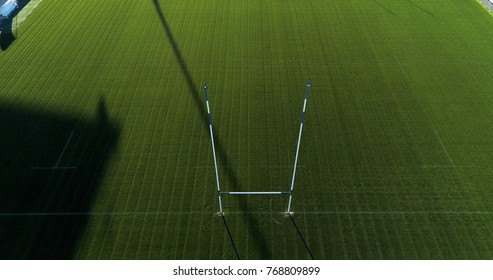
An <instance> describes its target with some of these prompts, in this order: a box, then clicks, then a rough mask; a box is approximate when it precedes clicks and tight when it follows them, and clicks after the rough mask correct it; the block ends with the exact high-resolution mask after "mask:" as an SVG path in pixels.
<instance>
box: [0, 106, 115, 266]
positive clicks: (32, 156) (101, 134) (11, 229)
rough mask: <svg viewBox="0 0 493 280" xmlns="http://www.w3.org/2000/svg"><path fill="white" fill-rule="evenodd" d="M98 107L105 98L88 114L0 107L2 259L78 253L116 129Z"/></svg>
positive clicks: (100, 107) (0, 224) (0, 256)
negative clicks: (85, 116) (71, 114)
mask: <svg viewBox="0 0 493 280" xmlns="http://www.w3.org/2000/svg"><path fill="white" fill-rule="evenodd" d="M101 111H106V103H105V101H104V99H103V98H101V100H100V101H99V105H98V108H96V110H95V114H94V118H90V119H80V118H78V117H76V118H72V117H68V116H64V115H62V114H60V113H49V112H45V111H41V110H37V109H32V108H26V107H23V106H15V107H12V106H8V107H7V106H3V105H0V131H2V134H1V135H0V154H1V155H2V160H1V161H0V182H1V183H0V259H72V258H74V257H75V256H76V253H77V250H78V246H79V242H80V239H81V236H82V234H83V233H84V230H85V229H86V225H87V222H88V220H89V218H90V212H91V209H92V205H93V200H94V198H95V196H96V194H97V193H98V189H99V186H100V184H101V180H102V178H103V176H104V174H105V170H106V167H107V164H108V159H109V158H110V156H111V154H112V153H113V151H114V149H115V147H116V144H117V142H118V137H119V134H120V129H119V126H118V125H117V124H115V123H113V122H112V121H111V120H109V119H108V118H107V116H106V118H102V114H100V112H101ZM71 135H72V136H71ZM69 139H70V141H69ZM53 167H58V168H53ZM66 167H70V168H66ZM73 167H75V168H73Z"/></svg>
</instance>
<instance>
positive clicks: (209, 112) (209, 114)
mask: <svg viewBox="0 0 493 280" xmlns="http://www.w3.org/2000/svg"><path fill="white" fill-rule="evenodd" d="M204 90H205V103H206V104H207V117H208V118H209V131H210V132H211V143H212V155H213V156H214V168H215V170H216V184H217V195H218V198H219V213H221V214H222V213H223V203H222V201H221V187H220V186H219V174H218V172H217V159H216V149H215V148H214V134H213V133H212V118H211V110H210V108H209V94H208V91H209V88H208V87H207V84H205V85H204Z"/></svg>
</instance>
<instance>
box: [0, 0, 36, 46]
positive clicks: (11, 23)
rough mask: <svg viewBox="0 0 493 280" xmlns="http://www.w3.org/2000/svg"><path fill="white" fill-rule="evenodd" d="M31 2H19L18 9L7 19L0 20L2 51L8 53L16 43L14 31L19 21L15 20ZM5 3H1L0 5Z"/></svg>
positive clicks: (24, 0)
mask: <svg viewBox="0 0 493 280" xmlns="http://www.w3.org/2000/svg"><path fill="white" fill-rule="evenodd" d="M30 1H31V0H18V1H17V4H18V7H17V8H16V9H15V10H14V12H13V13H12V14H11V15H10V16H9V18H7V19H3V20H0V48H1V49H2V51H6V50H7V49H8V48H9V47H10V46H11V45H12V43H14V41H15V39H16V38H15V36H14V34H13V32H14V29H15V28H17V21H16V19H14V18H15V17H16V16H17V15H18V14H19V12H20V11H22V9H23V8H24V7H25V6H26V5H27V4H28V3H29V2H30ZM1 3H3V1H0V4H1Z"/></svg>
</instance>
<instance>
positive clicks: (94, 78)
mask: <svg viewBox="0 0 493 280" xmlns="http://www.w3.org/2000/svg"><path fill="white" fill-rule="evenodd" d="M5 38H7V39H9V40H11V37H7V36H6V35H5V33H2V38H1V39H2V40H4V39H5ZM5 40H6V39H5ZM492 45H493V17H492V16H491V14H489V13H487V12H486V11H485V10H484V9H483V8H482V7H481V6H480V5H479V4H478V3H477V2H476V1H474V0H469V1H445V0H436V1H424V0H408V1H385V0H372V1H363V0H352V1H345V0H344V1H343V0H339V1H294V0H288V1H286V0H282V1H281V0H278V1H263V0H252V1H224V0H212V1H198V0H190V1H181V0H173V1H164V0H142V1H127V0H124V1H122V0H108V1H103V2H101V1H96V0H84V1H62V0H44V1H43V2H41V3H40V4H39V5H38V7H37V8H36V9H35V10H34V11H33V12H32V13H31V15H30V16H29V17H28V18H27V19H26V20H25V21H24V23H23V24H22V26H21V27H20V29H19V31H18V34H17V38H16V39H15V40H14V41H13V42H9V44H3V42H2V49H3V52H2V53H0V68H1V69H3V71H2V76H1V78H0V81H1V83H0V110H1V111H0V116H3V117H2V118H1V120H0V125H1V128H2V131H6V133H3V134H2V136H0V146H1V147H0V151H2V153H1V154H2V155H3V157H6V158H7V160H5V161H4V160H2V161H1V164H0V170H1V171H0V175H1V178H0V180H1V181H2V184H1V185H2V187H1V188H2V189H1V193H0V195H1V198H0V202H1V203H0V204H2V206H1V214H0V257H2V258H80V259H136V258H137V259H147V258H151V259H156V258H158V259H236V258H238V257H239V258H241V259H310V258H312V257H313V258H315V259H348V258H349V259H402V258H404V259H430V258H431V259H462V258H464V259H491V258H493V235H492V234H491V232H492V231H493V206H492V202H493V188H492V186H493V148H492V147H493V145H492V140H491V139H493V121H492V120H493V111H492V109H491V108H493V95H492V93H493V79H492V78H491V75H492V69H493V52H492V51H491V46H492ZM4 46H5V47H4ZM308 80H311V81H312V88H311V95H310V98H309V101H308V106H307V115H306V120H305V129H304V134H303V138H302V144H301V150H300V160H299V169H298V173H297V181H296V184H295V193H294V198H293V211H294V212H295V213H294V214H293V216H292V217H291V218H290V217H289V216H286V215H285V214H283V211H284V210H285V209H286V207H287V199H286V197H279V196H274V197H258V196H251V197H248V198H247V197H226V198H224V208H225V211H226V214H225V217H224V219H223V218H221V216H219V215H217V211H218V205H217V196H216V192H215V188H216V186H215V178H214V169H213V161H212V150H211V147H210V139H209V131H208V127H207V117H206V114H205V112H206V111H205V103H204V96H203V92H202V84H203V83H204V82H207V83H208V84H209V89H210V101H211V109H212V118H213V124H214V129H215V137H216V141H217V142H216V145H217V146H216V149H217V153H218V160H219V165H220V170H219V175H220V178H221V184H222V189H223V190H224V191H266V190H269V191H285V190H287V189H289V185H290V179H291V177H290V176H291V172H292V170H291V168H292V164H293V160H294V153H295V148H296V138H297V133H298V127H299V118H300V111H301V106H302V101H303V95H304V86H305V84H306V82H307V81H308ZM71 131H73V132H74V140H73V141H71V142H70V143H69V145H68V148H67V151H66V153H65V154H64V156H63V158H62V160H61V162H63V164H67V165H68V164H70V165H76V166H78V169H77V170H76V171H61V172H57V171H48V172H46V174H44V173H42V172H39V171H32V170H30V167H32V166H37V165H46V166H51V165H52V164H54V162H56V161H57V159H58V158H59V155H60V153H61V151H62V148H63V147H64V145H65V144H66V141H67V137H68V135H70V133H71ZM71 172H72V173H71Z"/></svg>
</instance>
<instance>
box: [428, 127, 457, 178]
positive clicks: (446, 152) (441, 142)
mask: <svg viewBox="0 0 493 280" xmlns="http://www.w3.org/2000/svg"><path fill="white" fill-rule="evenodd" d="M432 125H433V124H432ZM433 131H435V134H436V136H437V138H438V140H439V141H440V145H442V148H443V150H444V151H445V154H447V158H448V160H449V161H450V164H452V166H453V167H454V168H455V164H454V162H453V161H452V158H451V157H450V154H449V153H448V151H447V148H445V145H443V141H442V137H440V134H438V132H437V130H436V129H435V126H434V125H433Z"/></svg>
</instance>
